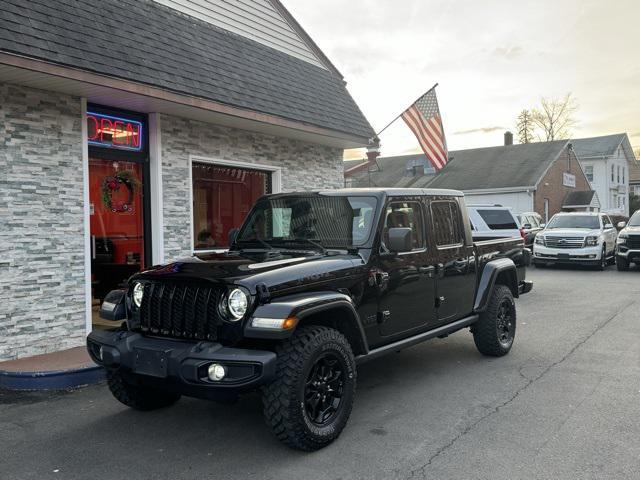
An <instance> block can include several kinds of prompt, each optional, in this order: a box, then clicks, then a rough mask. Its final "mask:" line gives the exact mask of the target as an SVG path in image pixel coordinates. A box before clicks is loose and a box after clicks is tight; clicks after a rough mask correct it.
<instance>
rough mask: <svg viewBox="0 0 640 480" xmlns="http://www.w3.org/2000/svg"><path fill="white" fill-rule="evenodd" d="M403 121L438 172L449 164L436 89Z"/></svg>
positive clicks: (406, 113) (424, 96)
mask: <svg viewBox="0 0 640 480" xmlns="http://www.w3.org/2000/svg"><path fill="white" fill-rule="evenodd" d="M402 119H403V120H404V121H405V123H406V124H407V126H408V127H409V128H410V129H411V131H412V132H413V134H414V135H415V136H416V138H417V139H418V142H419V143H420V147H421V148H422V151H423V152H424V154H425V155H426V156H427V158H428V159H429V161H430V162H431V164H432V165H433V166H434V168H435V169H436V170H440V169H442V167H444V166H445V164H446V163H447V142H446V140H445V138H444V129H443V128H442V118H441V117H440V110H439V109H438V99H437V98H436V91H435V89H434V88H432V89H431V90H429V91H428V92H427V93H425V94H424V95H423V96H421V97H420V98H419V99H418V100H417V101H416V102H415V103H414V104H413V105H411V106H410V107H409V108H407V109H406V110H405V111H404V113H403V114H402Z"/></svg>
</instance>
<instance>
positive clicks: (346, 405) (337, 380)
mask: <svg viewBox="0 0 640 480" xmlns="http://www.w3.org/2000/svg"><path fill="white" fill-rule="evenodd" d="M276 353H277V355H278V361H277V366H276V379H275V380H274V381H273V382H272V383H270V384H269V385H267V386H265V387H264V388H263V394H262V400H263V405H264V416H265V420H266V422H267V424H268V425H269V426H270V427H271V429H272V430H273V432H274V434H275V435H276V437H277V438H278V439H279V440H280V441H281V442H283V443H285V444H286V445H288V446H289V447H292V448H297V449H299V450H305V451H313V450H318V449H320V448H322V447H325V446H326V445H328V444H330V443H331V442H333V441H334V440H335V439H336V438H338V436H339V435H340V433H341V432H342V429H343V428H344V427H345V425H346V424H347V420H348V419H349V415H350V414H351V408H352V406H353V399H354V395H355V389H356V364H355V360H354V357H353V353H352V352H351V347H350V345H349V342H348V341H347V339H346V338H345V337H344V336H343V335H342V334H341V333H340V332H338V331H336V330H334V329H332V328H328V327H321V326H317V325H311V326H308V327H301V328H299V329H298V330H296V332H295V333H294V334H293V336H292V337H291V338H290V339H288V340H285V341H284V342H282V344H280V345H279V346H278V348H277V349H276Z"/></svg>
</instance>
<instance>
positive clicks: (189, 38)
mask: <svg viewBox="0 0 640 480" xmlns="http://www.w3.org/2000/svg"><path fill="white" fill-rule="evenodd" d="M123 12H124V14H123ZM0 52H6V53H11V54H17V55H21V56H25V57H29V58H35V59H37V60H41V61H45V62H50V63H54V64H58V65H62V66H66V67H72V68H77V69H80V70H84V71H89V72H93V73H97V74H100V75H104V76H108V77H114V78H120V79H125V80H129V81H133V82H137V83H141V84H146V85H150V86H153V87H158V88H161V89H164V90H167V91H171V92H175V93H179V94H182V95H186V96H191V97H199V98H204V99H207V100H212V101H216V102H219V103H222V104H226V105H230V106H233V107H237V108H242V109H246V110H250V111H255V112H260V113H266V114H270V115H275V116H279V117H281V118H285V119H289V120H294V121H298V122H303V123H306V124H310V125H315V126H319V127H323V128H327V129H331V130H334V131H338V132H342V133H346V134H349V135H352V136H354V137H357V138H359V139H363V140H364V142H363V143H365V142H366V139H368V138H370V137H371V136H373V133H374V132H373V129H372V128H371V126H370V125H369V123H368V121H367V120H366V119H365V117H364V115H363V114H362V112H361V111H360V109H359V108H358V106H357V105H356V103H355V102H354V101H353V99H352V98H351V96H350V95H349V93H348V92H347V90H346V87H345V84H344V81H343V79H342V77H341V76H340V75H339V74H337V73H336V71H334V70H328V69H326V68H322V67H319V66H316V65H313V64H311V63H309V62H308V61H306V60H301V59H300V58H296V57H295V56H292V55H289V54H287V53H284V52H282V51H279V50H276V49H274V48H270V47H268V46H266V45H264V44H262V43H259V42H257V41H253V40H250V39H248V38H245V37H244V36H240V35H237V34H234V33H231V32H229V31H228V30H224V29H222V28H219V27H217V26H215V25H212V24H210V23H207V22H205V21H202V20H200V19H198V18H195V17H192V16H187V15H185V14H183V13H180V12H178V11H176V10H174V9H172V8H168V7H165V6H163V5H161V4H159V3H157V2H155V1H152V0H138V1H136V2H127V1H124V0H102V1H101V2H100V3H99V4H96V3H95V2H92V1H89V0H58V1H56V2H45V1H40V0H34V1H29V2H24V1H23V0H2V1H0Z"/></svg>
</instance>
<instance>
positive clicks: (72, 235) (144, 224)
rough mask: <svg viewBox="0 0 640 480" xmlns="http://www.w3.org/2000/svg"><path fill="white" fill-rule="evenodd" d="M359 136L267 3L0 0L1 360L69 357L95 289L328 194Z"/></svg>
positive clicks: (330, 68) (276, 8) (316, 64)
mask: <svg viewBox="0 0 640 480" xmlns="http://www.w3.org/2000/svg"><path fill="white" fill-rule="evenodd" d="M318 8H322V7H321V6H319V7H318ZM373 134H374V132H373V130H372V128H371V126H370V125H369V122H368V121H367V119H366V118H365V117H364V116H363V114H362V112H361V111H360V109H359V108H358V106H357V105H356V103H355V102H354V101H353V99H352V98H351V96H350V95H349V92H348V91H347V89H346V83H345V80H344V78H343V77H342V75H341V74H340V72H339V71H338V70H337V69H336V67H335V66H334V65H333V64H332V63H331V61H330V60H329V59H328V58H327V57H326V56H325V55H324V54H323V53H322V51H320V49H319V48H318V47H317V46H316V44H315V43H314V42H313V40H312V39H311V38H310V37H309V36H308V35H307V34H306V32H305V31H304V30H303V29H302V28H301V26H300V25H299V24H298V22H296V20H295V19H294V18H293V17H292V16H291V15H290V14H289V12H288V11H287V10H286V9H285V7H284V6H283V5H282V4H281V3H280V2H279V1H278V0H243V1H242V2H235V1H234V2H230V1H226V0H138V1H135V2H131V1H124V0H102V1H101V2H92V1H89V0H58V1H56V2H44V1H24V0H0V172H1V173H2V175H0V305H2V308H0V360H8V359H13V358H18V357H24V356H30V355H35V354H40V353H49V352H52V351H57V350H62V349H67V348H71V347H76V346H79V345H82V344H83V343H84V339H85V336H86V334H87V333H88V332H89V331H90V330H91V329H92V328H100V327H101V324H100V320H99V319H98V318H97V315H96V311H97V305H98V304H99V301H100V299H101V298H103V296H104V292H105V291H108V290H109V289H111V288H116V287H117V286H119V285H122V284H123V282H125V281H126V278H128V276H129V275H131V274H132V273H134V272H135V271H138V270H140V269H143V268H145V267H146V266H149V265H153V264H158V263H162V262H165V261H169V260H172V259H176V258H179V257H183V256H191V255H193V254H194V253H198V252H201V251H210V250H217V249H224V248H225V246H226V243H227V234H228V231H229V230H230V229H231V228H232V227H234V226H238V225H239V224H240V222H242V220H243V218H244V216H245V215H246V214H247V212H248V210H249V208H250V207H251V205H252V203H253V201H254V200H255V199H256V198H257V197H258V196H260V195H262V194H264V193H269V192H279V191H290V190H305V189H312V188H339V187H341V186H342V185H343V168H344V167H343V161H342V156H343V150H344V149H346V148H354V147H364V146H367V145H368V141H369V138H371V137H372V136H373Z"/></svg>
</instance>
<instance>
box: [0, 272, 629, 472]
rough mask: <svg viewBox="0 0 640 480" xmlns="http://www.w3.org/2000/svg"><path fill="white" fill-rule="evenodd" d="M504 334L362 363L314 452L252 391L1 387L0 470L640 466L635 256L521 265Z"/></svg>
mask: <svg viewBox="0 0 640 480" xmlns="http://www.w3.org/2000/svg"><path fill="white" fill-rule="evenodd" d="M528 276H529V278H530V279H532V280H533V281H534V290H533V292H531V294H528V295H526V296H524V297H523V298H522V299H520V300H518V302H517V303H518V325H517V335H516V343H515V345H514V348H513V350H512V351H511V353H510V354H509V355H508V356H506V357H503V358H487V357H482V356H481V355H480V354H479V353H478V352H477V350H476V348H475V346H474V344H473V340H472V338H471V336H470V335H469V334H468V332H467V331H464V332H458V333H456V334H454V335H452V336H450V337H448V338H446V339H443V340H435V341H431V342H427V343H425V344H422V345H419V346H416V347H413V348H411V349H408V350H405V351H403V352H401V353H399V354H394V355H391V356H387V357H384V358H381V359H379V360H376V361H373V362H370V363H368V364H365V365H363V366H362V367H361V369H360V370H359V378H358V393H357V398H356V404H355V407H354V411H353V413H352V416H351V420H350V422H349V424H348V426H347V428H346V429H345V431H344V433H343V434H342V436H341V437H340V439H339V440H338V441H336V442H335V443H334V444H332V445H330V446H329V447H327V448H325V449H324V450H321V451H318V452H315V453H311V454H309V453H301V452H298V451H293V450H289V449H287V448H286V447H284V446H282V445H280V444H279V443H278V442H277V441H276V440H275V439H274V438H272V436H271V434H270V432H269V431H268V429H267V428H266V427H265V426H264V423H263V420H262V415H261V403H260V398H259V397H258V396H257V395H252V396H249V397H245V398H243V399H241V400H240V402H238V403H237V404H234V405H230V406H224V405H218V404H214V403H209V402H205V401H200V400H193V399H188V398H183V399H182V400H181V401H180V402H178V404H176V405H175V406H174V407H172V408H169V409H165V410H160V411H154V412H149V413H141V412H136V411H132V410H129V409H127V408H126V407H124V406H122V405H120V404H119V403H117V402H116V401H115V400H114V399H113V398H112V397H111V395H110V394H109V392H108V390H107V388H106V387H105V386H104V385H99V386H95V387H89V388H85V389H82V390H79V391H76V392H72V393H65V394H52V395H42V394H19V395H18V394H9V393H7V392H4V393H2V394H0V445H1V446H2V447H1V448H0V464H1V465H2V470H1V471H2V473H1V476H2V478H3V479H20V480H26V479H31V478H33V479H39V480H40V479H46V478H65V479H72V478H73V479H75V478H78V479H88V478H100V479H111V478H113V479H121V478H131V479H138V478H141V479H142V478H153V479H164V478H167V479H181V478H212V479H213V478H215V479H223V478H273V479H302V478H304V479H315V478H322V479H339V478H343V479H351V478H402V479H405V478H434V479H445V478H456V479H466V478H469V479H471V478H473V479H485V478H486V479H519V478H522V479H531V478H554V479H556V478H567V479H569V478H572V479H573V478H580V479H588V478H594V479H595V478H597V479H602V478H616V479H621V478H634V479H637V478H640V463H639V462H638V455H639V452H640V422H638V418H640V271H638V270H637V269H635V270H632V271H630V272H624V273H622V272H617V271H616V269H615V267H609V268H608V269H607V270H606V271H605V272H597V271H592V270H588V269H569V268H553V269H544V270H536V269H530V271H529V272H528Z"/></svg>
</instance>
